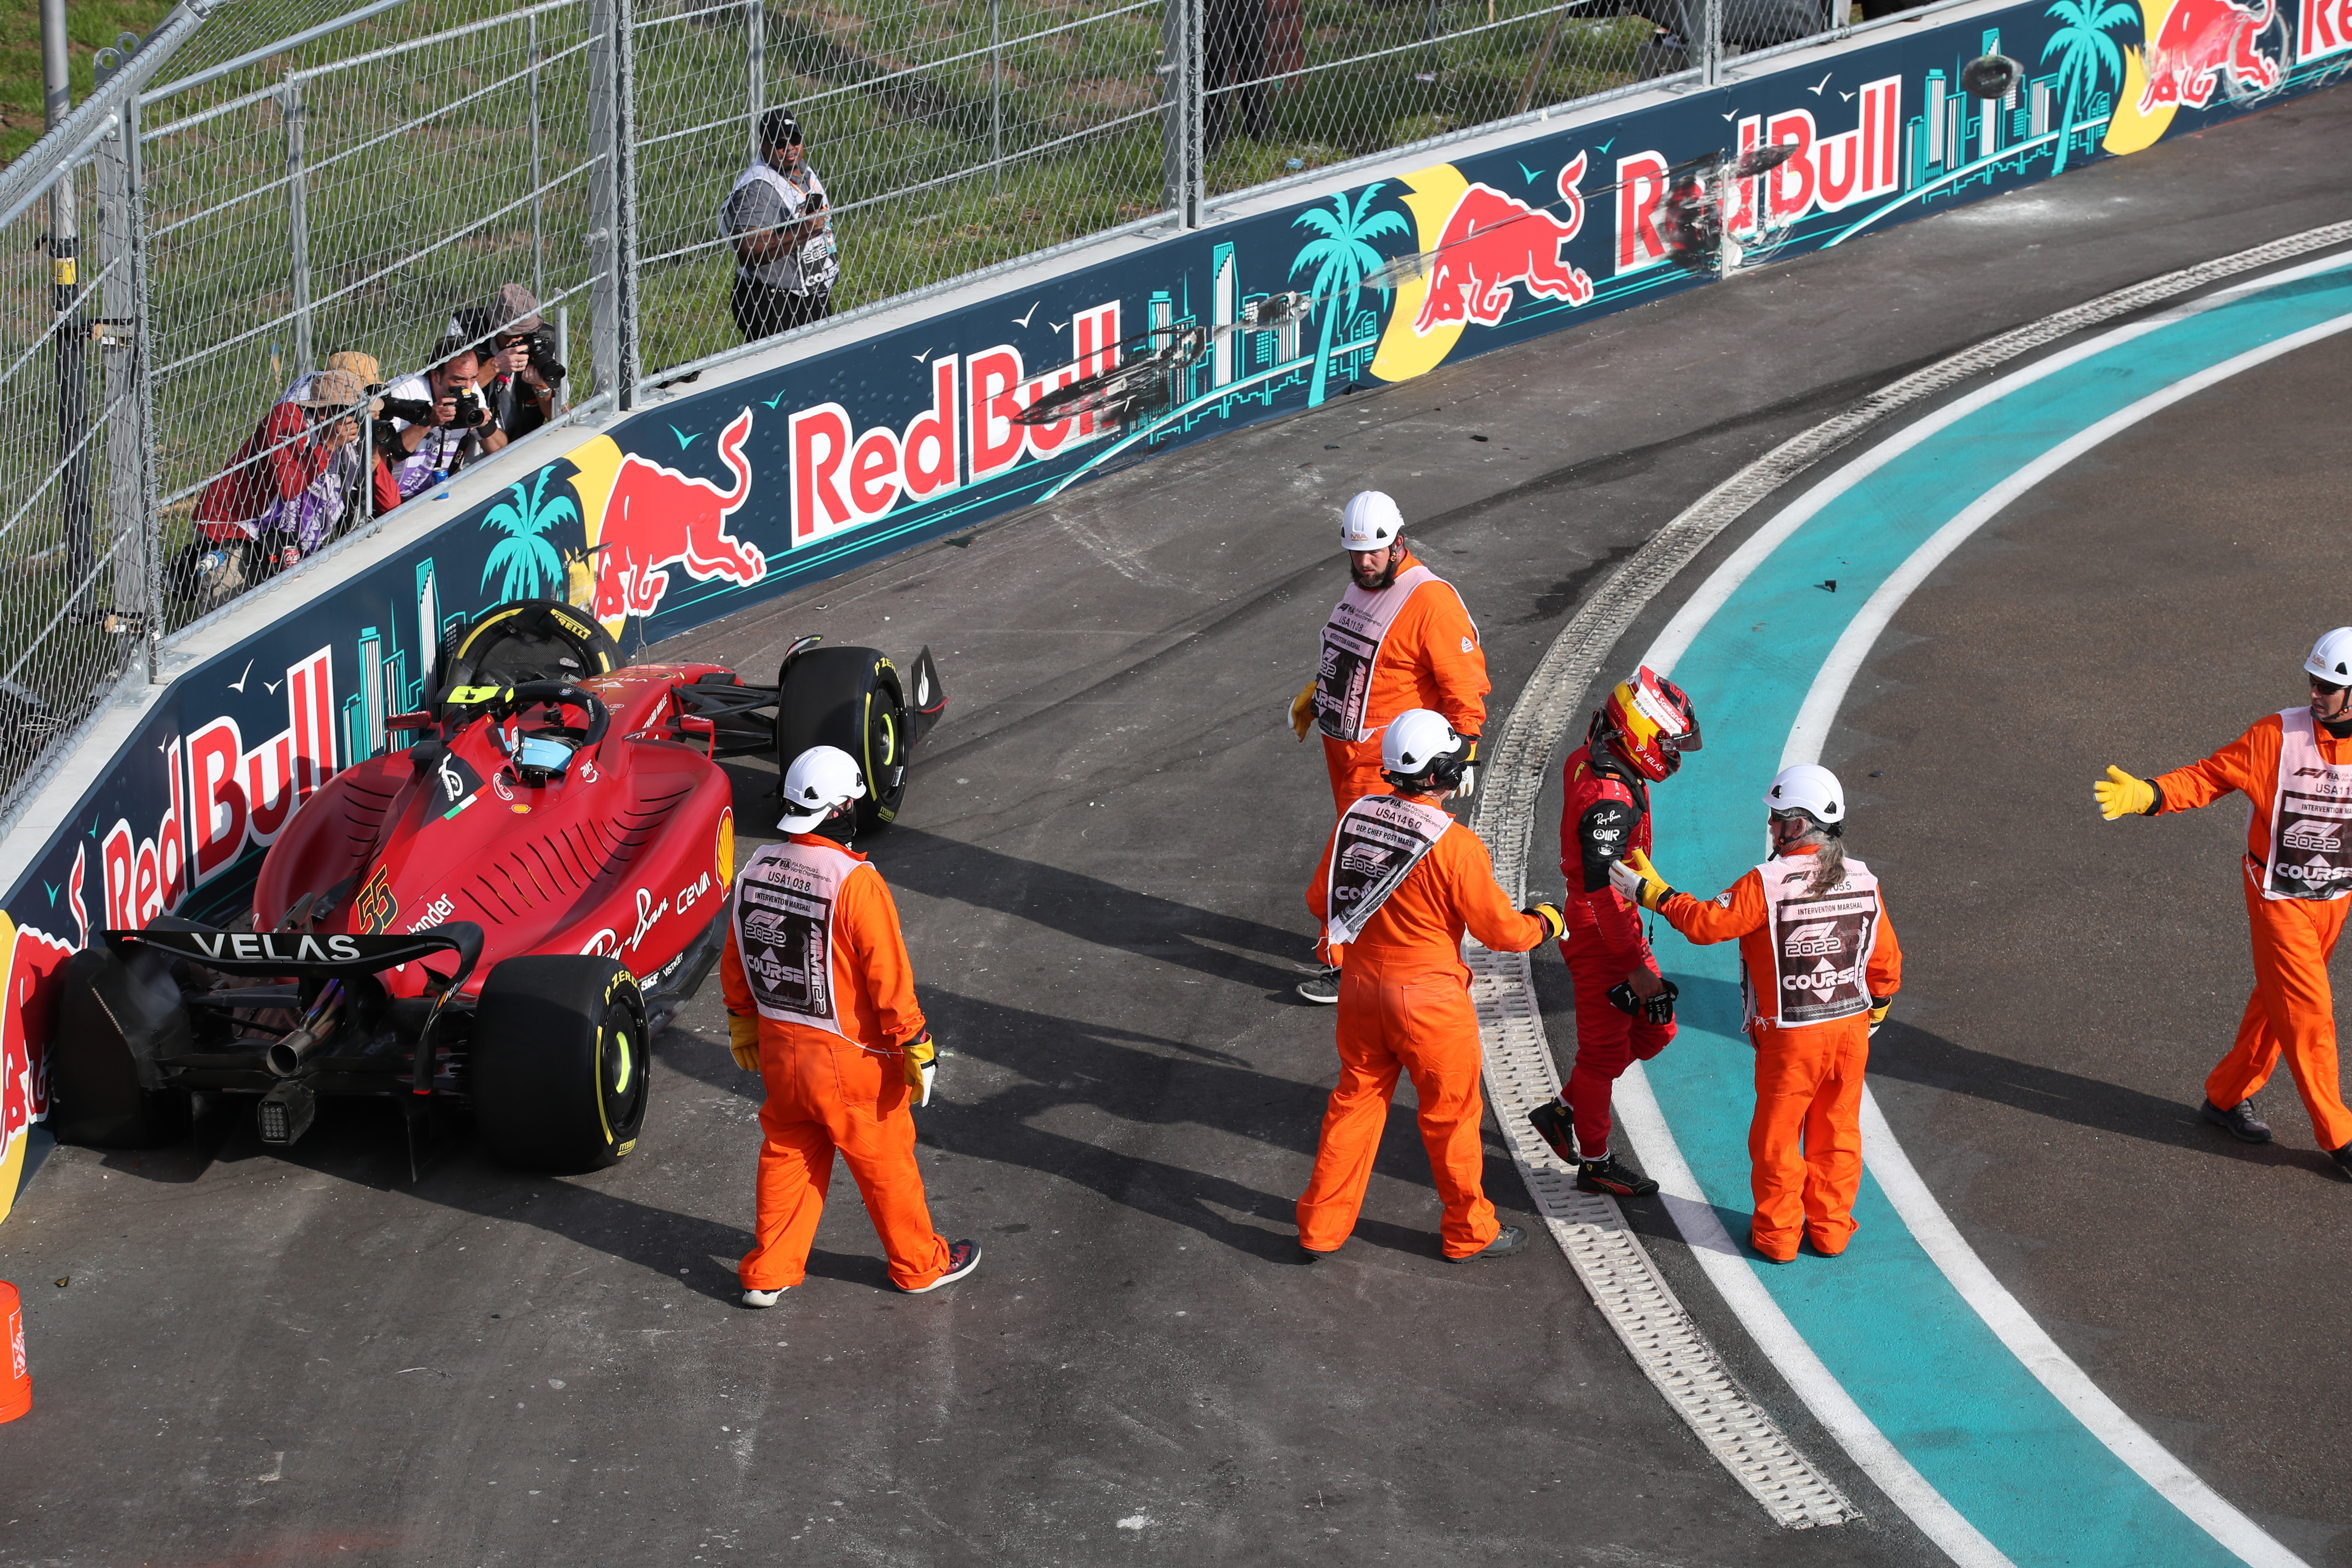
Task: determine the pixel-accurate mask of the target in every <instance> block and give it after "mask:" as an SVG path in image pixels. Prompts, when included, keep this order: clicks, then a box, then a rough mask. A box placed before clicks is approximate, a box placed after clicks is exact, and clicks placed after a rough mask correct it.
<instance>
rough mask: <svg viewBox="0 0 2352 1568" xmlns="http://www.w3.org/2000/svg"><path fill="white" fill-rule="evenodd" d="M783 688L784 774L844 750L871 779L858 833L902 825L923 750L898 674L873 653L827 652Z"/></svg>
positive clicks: (796, 668) (808, 657)
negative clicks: (800, 759)
mask: <svg viewBox="0 0 2352 1568" xmlns="http://www.w3.org/2000/svg"><path fill="white" fill-rule="evenodd" d="M776 687H777V698H776V767H777V769H778V770H779V771H782V770H783V769H787V768H790V767H791V766H792V765H793V758H794V757H797V756H799V755H800V754H801V753H802V752H805V751H807V750H808V749H809V748H810V747H811V746H839V747H840V748H841V749H842V750H843V751H845V752H848V753H849V754H850V755H851V756H853V757H855V758H856V759H857V765H858V766H859V767H860V768H862V769H864V770H865V773H866V798H865V799H864V800H861V801H859V802H858V803H857V829H858V831H859V832H861V833H870V832H873V831H875V830H877V829H878V828H882V827H887V826H889V825H890V824H891V823H892V822H894V821H896V820H897V819H898V806H899V805H900V803H902V802H903V801H905V799H906V798H907V758H908V751H909V749H910V748H911V747H912V746H913V745H914V743H915V727H914V723H913V715H911V714H910V713H909V712H908V709H907V696H906V691H905V689H904V688H903V687H902V686H901V685H900V684H899V680H898V666H896V665H894V664H892V663H891V662H890V661H889V660H888V659H887V658H884V657H883V656H882V655H881V654H879V653H877V652H876V651H875V650H874V649H872V648H870V647H823V646H819V647H813V648H810V649H809V650H807V651H806V652H805V653H802V654H799V655H797V656H796V657H794V658H791V659H788V660H786V661H785V664H784V667H783V668H782V670H781V671H780V672H778V674H777V676H776Z"/></svg>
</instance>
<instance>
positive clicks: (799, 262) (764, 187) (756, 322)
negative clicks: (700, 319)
mask: <svg viewBox="0 0 2352 1568" xmlns="http://www.w3.org/2000/svg"><path fill="white" fill-rule="evenodd" d="M824 207H825V196H824V181H823V180H821V179H819V178H818V177H817V173H816V171H815V170H814V168H812V167H810V166H809V161H808V151H807V145H806V141H805V133H804V132H803V129H802V126H801V122H800V121H799V120H798V119H797V118H795V117H794V116H793V112H792V111H791V110H785V109H772V110H768V112H767V113H766V114H764V115H762V116H761V118H760V161H759V162H758V163H753V164H752V165H751V167H750V168H748V169H746V170H744V171H743V172H742V173H741V174H738V175H737V176H736V177H735V185H734V188H733V189H732V190H730V191H729V192H728V194H727V200H726V202H725V203H724V204H723V205H720V207H719V233H720V234H722V235H724V236H725V237H727V238H728V240H729V241H730V242H731V243H732V244H733V246H734V247H735V290H734V307H735V325H736V327H737V329H738V330H740V331H741V332H742V334H743V341H744V342H747V343H748V342H754V341H756V340H758V339H761V338H765V337H772V336H774V335H775V334H776V333H778V332H782V331H791V330H792V329H793V328H794V327H799V326H805V325H806V324H808V323H809V322H811V321H823V320H824V318H825V316H826V315H827V314H828V313H829V312H830V311H831V310H832V308H833V306H832V293H833V280H834V279H835V277H836V276H838V275H839V273H840V271H841V263H840V259H839V258H838V257H837V256H836V255H835V252H834V242H833V227H832V220H831V219H829V218H828V217H827V216H825V211H824Z"/></svg>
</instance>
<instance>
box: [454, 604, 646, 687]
mask: <svg viewBox="0 0 2352 1568" xmlns="http://www.w3.org/2000/svg"><path fill="white" fill-rule="evenodd" d="M621 663H622V656H621V645H620V644H619V643H617V642H615V641H614V639H613V634H612V633H610V632H608V631H606V630H605V629H604V624H603V623H602V622H600V621H598V620H597V619H596V618H595V617H594V616H591V615H589V614H588V612H587V611H585V610H575V609H573V608H572V606H571V605H567V604H564V603H563V602H562V601H561V600H559V599H509V600H508V601H507V602H506V603H505V604H503V605H491V606H490V607H489V608H488V609H487V610H484V611H483V612H482V613H481V614H480V615H478V616H475V617H474V623H473V625H471V626H467V628H466V630H465V633H464V635H462V636H461V637H458V638H457V643H456V646H455V647H451V648H450V649H448V650H447V652H446V654H445V655H444V656H443V658H442V661H441V673H440V678H439V680H440V684H439V686H438V687H437V688H436V692H435V695H436V697H437V696H438V695H439V692H440V691H442V690H446V689H448V688H450V687H453V686H520V685H521V684H522V683H523V682H524V681H527V680H568V681H572V682H573V683H575V684H576V683H578V682H580V681H583V680H590V679H594V678H595V677H597V676H600V675H609V674H611V673H612V672H613V671H614V670H615V669H618V668H620V667H621Z"/></svg>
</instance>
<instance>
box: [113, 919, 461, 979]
mask: <svg viewBox="0 0 2352 1568" xmlns="http://www.w3.org/2000/svg"><path fill="white" fill-rule="evenodd" d="M100 934H101V935H102V936H103V937H104V938H105V939H106V945H107V946H108V947H109V948H110V949H111V950H112V951H113V952H114V953H115V954H116V956H118V957H120V958H121V959H123V960H124V961H125V962H126V963H127V962H128V961H129V960H130V959H131V957H132V955H133V954H134V953H136V952H139V951H140V950H142V949H144V950H146V951H147V952H154V953H160V954H163V955H167V956H169V957H171V958H184V959H186V960H187V961H189V962H190V963H201V964H203V965H204V966H205V968H207V969H213V970H217V971H219V972H220V973H224V974H269V975H276V974H301V975H310V976H315V977H317V978H320V979H327V978H330V977H332V976H337V975H353V974H375V973H381V972H382V971H383V970H386V969H396V968H398V967H400V966H401V965H402V964H404V963H417V962H419V961H420V960H423V959H425V958H430V957H431V956H432V955H434V954H435V953H436V952H449V953H455V954H456V955H457V973H455V974H454V975H451V976H450V977H449V978H448V979H447V980H446V981H440V980H439V977H438V976H437V974H436V982H437V983H438V984H437V986H436V988H437V989H440V990H444V991H455V990H457V988H458V987H460V986H462V985H463V984H465V983H466V977H467V975H468V974H471V973H473V972H474V965H475V963H478V961H479V960H480V958H481V956H482V928H481V927H480V926H478V925H476V924H475V923H474V922H473V921H450V922H449V923H448V924H446V925H443V926H436V927H435V928H434V929H433V930H431V931H416V932H414V933H412V934H410V935H406V936H359V935H355V934H351V933H346V932H341V931H337V932H331V933H330V932H320V931H215V930H213V929H212V928H210V927H209V926H201V925H198V924H196V923H195V922H194V921H183V920H173V919H171V918H169V917H166V918H164V919H162V920H159V921H156V922H155V923H154V924H153V925H151V926H148V927H146V928H145V929H144V930H142V931H104V932H101V933H100Z"/></svg>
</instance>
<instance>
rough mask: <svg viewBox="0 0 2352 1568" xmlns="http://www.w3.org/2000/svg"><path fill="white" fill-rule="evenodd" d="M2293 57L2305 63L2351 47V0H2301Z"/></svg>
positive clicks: (2337, 53)
mask: <svg viewBox="0 0 2352 1568" xmlns="http://www.w3.org/2000/svg"><path fill="white" fill-rule="evenodd" d="M2302 21H2303V26H2302V27H2301V28H2300V29H2299V30H2298V31H2297V32H2296V34H2295V57H2296V58H2298V59H2301V60H2303V61H2305V62H2306V63H2307V62H2309V61H2312V60H2315V59H2318V58H2322V57H2323V56H2326V55H2339V54H2342V53H2343V52H2344V51H2345V50H2347V49H2352V0H2303V16H2302Z"/></svg>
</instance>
